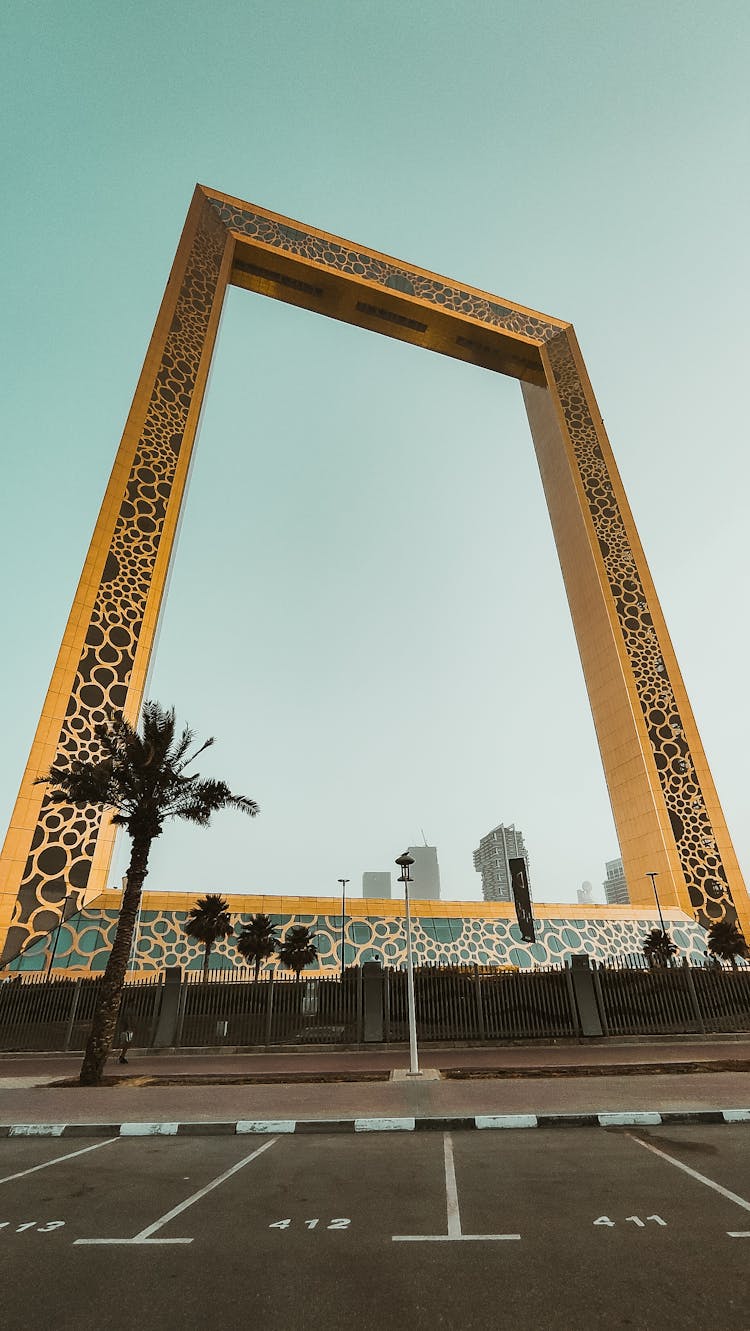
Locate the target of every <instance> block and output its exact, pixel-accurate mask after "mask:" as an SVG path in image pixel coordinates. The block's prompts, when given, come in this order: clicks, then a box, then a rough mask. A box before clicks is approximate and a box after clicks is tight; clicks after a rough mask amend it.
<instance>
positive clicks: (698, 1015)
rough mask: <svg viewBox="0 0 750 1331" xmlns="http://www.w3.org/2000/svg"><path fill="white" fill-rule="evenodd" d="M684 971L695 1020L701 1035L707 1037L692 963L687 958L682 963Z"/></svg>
mask: <svg viewBox="0 0 750 1331" xmlns="http://www.w3.org/2000/svg"><path fill="white" fill-rule="evenodd" d="M682 969H683V971H684V972H685V979H686V981H687V991H688V998H689V999H690V1006H691V1007H692V1009H693V1016H694V1017H695V1020H696V1021H697V1023H698V1026H699V1028H700V1033H701V1035H705V1034H706V1023H705V1021H704V1020H703V1013H702V1012H701V1005H700V1003H699V1002H698V994H697V991H696V988H695V980H694V979H693V972H692V969H691V966H690V962H689V961H688V959H687V957H685V959H684V961H683V963H682Z"/></svg>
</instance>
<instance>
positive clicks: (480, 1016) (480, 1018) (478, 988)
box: [474, 961, 487, 1040]
mask: <svg viewBox="0 0 750 1331" xmlns="http://www.w3.org/2000/svg"><path fill="white" fill-rule="evenodd" d="M474 997H475V999H476V1004H477V1030H478V1032H479V1039H480V1040H486V1039H487V1033H486V1030H485V1025H484V1004H483V1002H482V977H481V975H480V974H479V967H478V965H477V963H476V961H475V962H474Z"/></svg>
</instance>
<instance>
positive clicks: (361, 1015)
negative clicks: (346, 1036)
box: [357, 962, 365, 1044]
mask: <svg viewBox="0 0 750 1331" xmlns="http://www.w3.org/2000/svg"><path fill="white" fill-rule="evenodd" d="M364 1026H365V1002H364V985H363V983H362V963H361V962H360V964H359V965H358V967H357V1044H362V1043H363V1040H364V1033H365V1031H364Z"/></svg>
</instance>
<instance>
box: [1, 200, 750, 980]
mask: <svg viewBox="0 0 750 1331" xmlns="http://www.w3.org/2000/svg"><path fill="white" fill-rule="evenodd" d="M229 283H233V284H234V285H236V286H242V287H244V288H246V289H249V290H251V291H254V292H257V293H259V294H261V295H265V296H268V297H270V298H272V299H274V300H281V301H285V302H287V303H290V304H294V305H298V306H303V307H304V308H306V309H310V310H313V311H315V312H317V313H319V314H324V315H326V316H327V317H329V318H333V319H338V320H342V321H344V322H346V323H352V324H355V325H357V326H359V327H362V328H368V329H371V330H372V331H374V332H379V333H383V334H385V335H386V336H388V337H393V338H397V339H400V340H402V341H407V342H410V343H412V344H413V345H416V346H421V347H424V348H425V349H426V350H430V351H434V352H436V353H437V354H439V355H444V356H450V357H453V358H455V359H459V360H464V361H468V362H470V363H472V364H476V365H478V366H481V367H483V368H485V369H489V370H491V371H494V372H496V373H500V374H504V375H510V376H512V377H515V378H517V379H519V380H521V382H522V385H523V392H524V397H525V401H526V407H527V412H528V415H529V421H530V424H531V429H532V434H533V436H534V442H535V446H536V449H537V455H538V458H539V464H540V468H541V472H542V479H543V482H544V487H545V494H546V496H547V502H548V505H549V509H550V516H551V519H552V526H553V531H554V535H555V541H556V543H557V549H558V554H559V557H560V563H561V566H562V570H563V576H564V579H565V585H566V590H567V594H568V599H569V603H570V609H571V615H572V618H573V623H574V626H575V631H576V636H577V640H578V645H579V650H580V654H581V661H582V665H583V670H584V676H585V679H586V686H587V689H588V692H589V697H590V700H591V706H592V712H593V715H594V722H595V725H596V730H597V735H598V739H599V747H600V750H601V754H602V761H603V765H604V770H605V776H606V779H607V784H608V787H609V792H610V798H611V801H612V808H613V812H614V818H615V824H616V827H617V832H618V837H619V840H620V846H621V850H622V854H623V859H624V862H625V871H626V875H627V878H628V882H629V884H630V888H631V893H632V895H633V901H634V904H636V905H639V906H640V905H642V906H644V907H645V908H646V909H649V908H650V905H651V901H650V897H649V892H650V885H649V883H648V880H647V879H646V878H645V874H646V872H647V871H648V870H657V871H658V873H659V875H660V878H659V888H660V895H661V896H662V899H663V904H664V905H665V906H673V907H681V908H685V909H688V910H692V911H694V912H695V914H696V915H697V917H698V919H699V920H700V921H701V922H702V923H704V924H707V923H709V922H710V921H711V920H715V919H721V918H724V917H728V918H735V917H736V915H737V914H739V918H740V921H741V923H742V924H743V926H744V927H748V925H750V903H748V898H747V893H746V891H745V887H744V883H743V881H742V877H741V875H740V871H739V868H738V866H737V860H736V856H735V854H734V850H733V848H732V844H731V840H730V838H729V833H728V831H727V828H726V824H725V821H724V817H723V814H722V812H721V808H720V805H719V802H718V798H717V796H716V791H715V789H714V786H713V781H712V779H711V774H710V770H709V767H708V763H707V761H706V758H705V754H704V752H703V748H702V745H701V742H700V737H699V735H698V732H697V728H696V726H695V721H694V718H693V715H692V711H691V709H690V705H689V702H688V699H687V696H686V694H685V689H684V685H683V683H682V679H681V676H680V673H679V668H678V666H677V662H676V660H675V656H674V651H673V649H672V645H671V642H670V640H669V635H668V633H667V630H666V626H665V624H664V619H663V616H662V613H661V609H660V607H659V603H658V600H657V597H656V593H655V591H654V588H653V583H652V580H651V576H650V573H649V570H648V566H647V564H646V560H645V557H644V555H643V551H642V549H641V545H640V541H639V539H638V533H637V531H636V528H635V524H634V522H633V519H632V515H631V513H630V510H629V507H628V504H627V500H626V498H625V494H624V491H623V489H622V484H621V482H620V478H619V476H618V474H617V468H616V466H615V463H614V459H613V457H612V452H611V449H610V447H609V443H608V441H607V438H606V435H605V432H604V427H603V424H602V421H601V416H600V414H599V411H598V408H597V406H596V402H595V399H594V396H593V393H592V391H591V386H590V384H589V381H588V377H587V375H586V370H585V366H584V364H583V360H582V357H581V355H580V351H579V349H578V345H577V343H576V340H575V335H574V333H573V329H572V327H571V325H570V324H568V323H567V322H565V321H564V320H560V319H555V318H551V317H550V316H548V315H543V314H539V313H537V312H536V311H534V310H529V309H526V308H525V307H523V306H520V305H518V304H516V303H514V302H512V301H506V300H501V299H499V298H498V297H496V296H493V295H491V294H489V293H487V292H483V291H479V290H477V289H476V288H473V287H468V286H465V285H460V284H457V283H455V282H453V281H451V280H449V279H448V278H444V277H441V276H439V275H437V274H435V273H430V272H428V271H426V270H424V269H421V268H418V267H416V266H415V265H413V264H407V263H403V262H401V261H399V260H396V259H393V258H391V257H390V256H388V255H385V254H380V253H378V252H377V251H374V250H370V249H366V248H364V247H362V246H358V245H354V244H352V243H351V242H349V241H346V240H343V239H341V238H340V237H337V236H331V235H329V234H328V233H326V232H323V231H318V230H316V229H314V228H311V227H308V226H305V225H304V224H302V223H299V222H295V221H293V220H292V219H290V218H285V217H281V216H280V215H278V214H276V213H271V212H268V211H267V210H266V209H262V208H258V207H257V206H255V205H253V204H249V203H245V202H243V201H242V200H239V199H235V198H231V197H229V196H227V195H224V194H220V193H218V192H217V191H215V190H209V189H205V188H203V187H202V186H198V187H196V191H195V194H194V197H193V201H192V203H191V206H190V210H189V212H188V216H187V220H186V223H185V228H184V230H183V234H182V238H181V240H180V244H179V246H178V249H177V254H176V256H175V261H174V264H173V267H172V271H171V274H170V277H169V281H168V283H167V288H166V291H165V295H164V299H163V301H162V305H161V308H160V310H159V314H158V316H157V320H156V325H155V328H154V332H153V335H152V338H151V342H150V344H149V348H148V351H147V354H146V360H145V363H144V367H143V370H142V373H141V376H140V379H139V381H138V385H137V388H136V392H135V396H134V399H133V404H132V407H131V410H130V414H129V416H128V420H127V422H126V426H125V431H124V434H123V437H122V442H121V444H120V448H119V450H118V453H117V457H116V459H115V464H114V467H113V470H112V475H111V478H110V481H109V484H108V486H107V490H106V493H105V496H104V500H103V503H102V507H101V510H100V513H99V517H98V519H97V522H96V526H95V528H94V534H93V537H92V541H91V546H90V548H89V552H88V555H87V557H86V562H85V564H84V569H83V572H82V574H81V579H80V582H79V585H78V588H77V590H76V594H75V597H74V601H73V607H72V610H71V613H70V617H69V620H68V624H67V626H66V629H65V632H64V634H63V640H62V644H61V648H60V652H59V655H58V659H57V662H56V664H55V668H54V671H53V675H52V680H51V683H50V687H49V691H48V694H47V698H46V700H45V703H44V707H43V709H42V715H41V718H40V721H39V726H38V729H37V733H36V736H35V739H34V742H33V744H32V747H31V753H30V757H29V761H28V764H27V767H26V771H25V773H24V777H23V781H22V784H21V790H20V792H19V797H18V800H17V803H16V806H15V808H14V811H13V815H12V818H11V824H10V830H9V833H8V836H7V838H6V842H5V845H4V848H3V852H2V856H0V944H2V945H3V953H2V957H3V960H7V959H9V958H11V957H13V956H15V955H16V954H17V953H18V952H19V951H20V950H21V949H22V948H23V947H25V946H27V945H28V944H29V943H30V942H32V941H33V940H34V939H35V938H37V937H39V936H40V935H41V934H44V933H45V932H48V931H49V930H50V929H52V928H54V927H55V925H56V924H57V922H58V920H59V918H60V914H61V911H62V908H63V903H64V902H66V901H67V905H66V907H65V910H66V914H70V913H71V912H72V911H73V910H75V909H76V908H77V907H78V906H80V905H81V904H83V902H85V901H89V900H90V899H91V898H92V897H95V896H98V895H99V894H100V893H101V890H102V888H103V887H104V885H105V883H106V878H107V871H108V866H109V862H110V858H111V853H112V846H113V840H114V839H113V835H112V829H111V826H110V824H109V820H108V819H107V818H104V819H102V818H101V816H100V815H99V814H98V813H97V812H96V811H95V810H91V809H87V810H80V809H78V810H76V809H73V808H66V807H64V806H58V805H54V804H52V803H51V801H50V800H49V798H48V796H47V795H46V793H45V791H44V789H43V788H42V787H36V786H34V785H33V781H34V778H35V777H36V776H38V775H39V774H41V773H43V772H44V771H46V770H47V769H48V768H49V766H50V765H51V764H52V763H53V762H54V761H55V759H56V758H58V757H68V758H70V757H73V756H82V755H85V754H86V753H89V752H92V746H93V743H94V734H95V727H96V725H97V724H99V723H101V722H102V721H103V720H104V719H105V717H107V716H108V715H110V714H111V713H112V712H113V711H117V710H121V711H123V712H124V714H125V715H126V716H127V717H129V718H130V719H131V720H135V718H136V717H137V715H138V712H139V709H140V704H141V701H142V696H143V689H144V687H145V680H146V674H147V669H148V663H149V660H150V655H151V651H152V648H153V642H154V636H155V632H156V626H157V622H158V617H159V611H160V608H161V603H162V600H163V596H164V594H165V588H166V585H167V576H168V571H169V562H170V559H171V555H172V550H173V545H174V536H175V532H176V528H177V523H178V520H179V514H180V507H181V503H182V498H183V494H184V488H185V480H186V477H187V473H188V469H189V465H190V455H191V450H192V446H193V443H194V439H195V433H196V429H197V425H198V419H199V415H200V411H201V406H202V400H203V394H204V390H205V385H206V379H207V375H208V370H209V367H210V362H211V356H212V353H213V346H214V341H215V337H216V331H217V327H218V321H219V317H220V313H221V308H222V303H223V299H224V293H225V290H226V287H227V285H228V284H229ZM168 895H169V899H170V903H171V905H172V908H173V909H174V908H177V907H176V904H175V899H174V896H173V895H172V894H168ZM247 900H253V901H254V902H259V901H262V902H264V903H265V904H264V905H263V906H256V907H254V909H263V910H265V911H267V912H268V913H287V912H289V913H295V911H296V912H297V913H307V912H309V911H310V910H311V904H310V903H311V899H310V898H300V897H285V898H278V897H266V896H262V897H255V898H248V899H247ZM318 900H319V901H320V902H321V903H323V904H321V906H320V913H327V914H331V913H336V899H335V898H320V899H318ZM293 903H297V904H293ZM302 903H304V904H302ZM191 904H192V898H191ZM351 904H352V909H351V913H352V914H359V913H362V914H366V913H367V912H368V911H369V912H370V913H372V911H373V910H375V908H376V906H377V907H378V908H380V907H381V906H383V905H390V903H380V902H378V903H375V902H364V903H360V904H357V903H355V902H352V903H351ZM457 904H458V903H438V902H428V903H419V908H420V909H424V910H425V911H426V912H427V913H431V914H434V915H436V916H438V915H442V914H450V913H451V912H454V911H455V909H456V906H457ZM185 908H186V909H189V906H187V907H185ZM392 909H394V910H395V909H397V908H396V907H395V906H393V907H392ZM398 909H401V908H400V907H399V908H398ZM467 909H468V903H461V911H462V913H464V914H465V913H466V911H467ZM476 909H477V913H478V914H479V913H481V914H484V915H486V914H488V913H489V903H481V904H480V905H478V906H477V907H476ZM493 909H497V908H496V907H495V908H493ZM503 909H504V908H503ZM544 909H545V908H543V907H539V906H538V907H536V910H537V912H538V913H540V914H543V912H544ZM552 909H554V910H559V908H558V907H554V908H552ZM576 914H577V915H583V914H585V912H584V911H583V910H582V909H578V910H577V911H576ZM498 918H501V915H499V916H498Z"/></svg>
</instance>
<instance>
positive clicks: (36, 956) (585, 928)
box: [4, 891, 706, 977]
mask: <svg viewBox="0 0 750 1331" xmlns="http://www.w3.org/2000/svg"><path fill="white" fill-rule="evenodd" d="M224 895H225V896H227V899H228V901H229V914H230V916H231V919H232V923H233V924H234V930H235V931H234V935H233V936H232V937H231V938H227V939H223V940H222V941H221V942H218V943H217V944H216V946H215V948H214V950H213V952H212V953H211V969H212V970H228V971H235V972H244V973H249V971H248V967H247V965H246V963H245V962H244V961H243V959H242V957H241V956H240V954H239V953H238V951H237V947H236V939H237V936H238V934H239V932H240V929H241V927H242V925H243V924H245V923H247V921H248V920H249V918H250V916H251V915H254V914H257V913H258V912H263V913H264V914H266V915H270V917H271V919H272V921H273V923H274V924H275V925H276V927H277V929H278V932H279V936H280V937H281V938H283V937H284V935H285V934H286V932H287V930H288V929H290V928H291V927H292V926H293V925H297V924H304V925H307V926H308V928H309V929H310V930H311V931H312V933H313V934H314V936H315V945H316V947H317V949H318V959H319V967H318V969H319V970H320V971H321V972H322V973H326V972H329V973H331V974H336V973H338V972H340V969H341V900H340V898H337V897H275V896H257V897H246V896H233V895H229V894H226V893H224ZM195 899H196V898H195V895H192V896H188V895H186V894H185V893H181V892H144V894H143V905H142V909H141V913H140V919H139V923H138V928H137V932H136V936H135V939H134V946H133V951H132V953H131V963H130V968H129V971H128V974H129V976H131V977H132V976H134V975H141V974H142V975H148V974H154V973H155V972H157V971H161V970H163V969H164V968H165V967H166V966H181V967H183V969H185V970H187V971H200V970H201V968H202V966H203V960H204V953H203V945H202V943H199V942H197V941H196V940H195V939H192V938H189V937H188V936H187V934H186V933H185V924H186V923H187V920H188V913H189V911H190V908H191V907H192V906H194V905H195ZM120 904H121V893H120V892H115V891H108V892H105V893H103V894H102V896H101V897H99V898H98V899H97V900H96V901H92V902H90V903H89V904H88V905H87V906H86V907H85V908H84V909H83V910H81V911H79V912H78V914H77V915H75V916H73V917H72V918H71V919H70V920H68V921H67V922H66V923H65V924H63V925H62V927H61V928H60V930H59V934H58V932H57V930H56V931H55V932H54V933H53V934H51V935H50V936H49V937H47V938H42V939H39V940H37V941H36V942H35V943H34V944H33V945H32V946H31V947H30V948H28V949H27V950H26V951H25V952H24V953H22V954H21V956H20V957H17V958H16V959H15V960H14V961H13V962H11V963H10V966H9V967H8V969H7V970H6V971H5V972H4V974H5V975H7V974H8V973H9V972H10V973H13V972H16V971H19V970H20V971H42V970H45V969H46V968H47V966H49V964H50V961H51V962H52V971H53V973H54V974H56V975H58V974H62V975H65V974H67V975H76V974H89V973H94V974H98V973H100V972H101V971H103V970H104V967H105V965H106V963H107V957H108V956H109V952H110V949H111V947H112V943H113V941H114V935H115V929H116V927H117V917H118V913H119V909H120ZM664 918H665V921H666V922H667V927H668V929H669V932H670V934H671V935H672V938H673V940H674V942H675V943H676V945H677V948H678V949H679V951H678V959H680V960H682V959H683V958H688V959H689V960H690V961H691V962H694V963H695V964H702V963H703V962H704V960H705V957H704V949H705V947H706V936H705V933H704V931H703V930H702V929H701V928H700V926H699V925H698V924H696V922H695V921H694V920H692V919H690V918H689V917H688V916H687V915H685V914H684V913H683V912H682V911H679V910H674V909H673V910H669V909H665V910H664ZM412 925H413V928H412V941H413V947H414V959H415V963H416V964H417V965H437V964H440V963H443V964H445V965H455V964H462V965H473V964H476V965H478V966H517V967H519V969H525V968H529V967H533V966H550V965H555V964H559V963H561V962H565V961H569V960H570V958H571V956H572V955H574V954H575V953H582V952H586V953H588V955H589V956H590V957H591V958H592V960H594V961H606V960H608V959H609V960H612V959H614V958H620V959H622V958H628V957H634V956H638V957H642V944H643V940H644V938H645V937H646V935H647V934H648V933H649V931H650V930H651V929H655V928H658V927H659V920H658V916H657V913H656V909H655V908H654V909H652V910H650V911H646V910H633V909H632V908H630V907H628V908H624V907H621V906H620V907H618V906H573V905H571V904H570V903H568V904H567V905H550V904H548V903H544V904H541V905H539V904H537V905H536V906H535V907H534V925H535V931H536V941H535V942H534V943H525V942H524V941H523V939H522V937H521V931H520V929H519V927H518V923H517V921H516V916H515V910H514V908H513V906H512V905H511V904H509V903H505V902H497V903H484V902H472V901H420V900H419V899H418V898H415V899H414V900H413V901H412ZM344 946H345V954H346V955H345V962H346V965H348V966H351V965H356V964H359V963H361V962H365V961H380V962H381V963H382V964H383V965H386V966H403V965H405V963H406V932H405V920H404V902H403V900H399V899H396V900H394V901H393V903H392V904H391V903H388V902H385V901H379V902H374V901H363V900H362V899H361V898H353V899H351V900H350V901H347V915H346V919H345V922H344ZM53 951H54V956H53V955H52V954H53ZM305 973H306V974H311V975H312V974H315V969H313V968H311V969H310V970H309V972H308V971H306V972H305Z"/></svg>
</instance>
